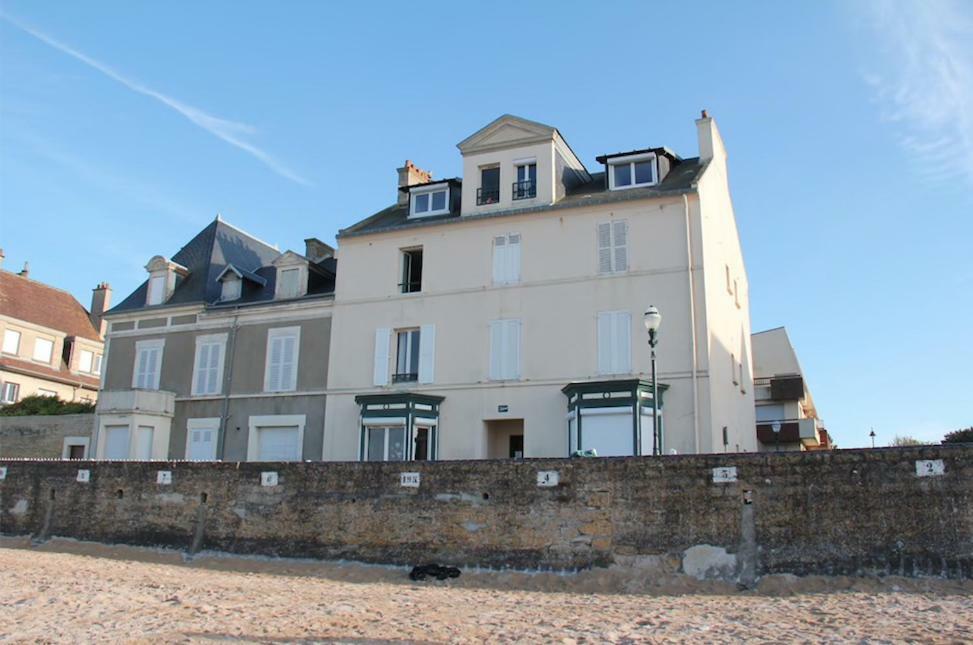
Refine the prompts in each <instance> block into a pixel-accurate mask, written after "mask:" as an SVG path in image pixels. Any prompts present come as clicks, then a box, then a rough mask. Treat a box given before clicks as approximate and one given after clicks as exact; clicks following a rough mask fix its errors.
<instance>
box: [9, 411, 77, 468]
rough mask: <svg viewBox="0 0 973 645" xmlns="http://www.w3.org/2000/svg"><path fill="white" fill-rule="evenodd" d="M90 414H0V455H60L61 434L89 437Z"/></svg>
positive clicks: (62, 438) (56, 456) (48, 456)
mask: <svg viewBox="0 0 973 645" xmlns="http://www.w3.org/2000/svg"><path fill="white" fill-rule="evenodd" d="M94 426H95V415H94V414H58V415H36V416H25V417H0V459H2V458H4V457H23V458H34V459H60V458H61V451H62V449H63V447H64V438H65V437H88V438H89V439H90V438H91V430H92V428H94Z"/></svg>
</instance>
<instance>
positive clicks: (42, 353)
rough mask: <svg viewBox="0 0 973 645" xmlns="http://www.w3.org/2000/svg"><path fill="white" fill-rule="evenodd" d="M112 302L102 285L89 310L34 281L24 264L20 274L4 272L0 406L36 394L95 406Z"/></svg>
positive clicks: (64, 293) (1, 286)
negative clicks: (107, 314)
mask: <svg viewBox="0 0 973 645" xmlns="http://www.w3.org/2000/svg"><path fill="white" fill-rule="evenodd" d="M2 254H3V252H2V251H0V262H2ZM110 301H111V289H110V288H109V286H108V284H107V283H104V282H103V283H101V284H99V285H98V286H97V287H96V288H95V289H94V291H93V293H92V298H91V311H88V310H86V309H85V308H84V307H83V306H82V305H81V303H79V302H78V301H77V300H76V299H75V298H74V296H72V295H71V294H70V293H68V292H67V291H62V290H61V289H57V288H55V287H52V286H50V285H46V284H43V283H41V282H37V281H36V280H32V279H31V278H30V273H29V269H28V267H27V265H26V264H24V268H23V270H22V271H20V272H18V273H12V272H10V271H4V270H2V269H0V334H2V336H3V347H2V352H0V404H9V403H16V402H17V401H19V400H21V399H22V398H24V397H27V396H32V395H38V394H40V395H47V396H56V397H58V398H60V399H62V400H64V401H85V402H90V403H94V402H95V401H96V400H97V398H98V388H99V386H100V384H101V362H102V355H103V354H104V342H103V338H104V335H103V323H102V320H101V317H102V314H103V313H104V311H105V308H107V307H108V305H109V303H110Z"/></svg>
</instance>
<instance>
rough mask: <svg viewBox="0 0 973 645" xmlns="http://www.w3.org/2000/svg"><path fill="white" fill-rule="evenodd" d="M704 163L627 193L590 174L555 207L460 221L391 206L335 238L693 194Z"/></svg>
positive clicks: (687, 163) (688, 163)
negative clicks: (611, 188) (415, 214)
mask: <svg viewBox="0 0 973 645" xmlns="http://www.w3.org/2000/svg"><path fill="white" fill-rule="evenodd" d="M706 166H707V163H706V162H703V161H700V159H699V158H698V157H692V158H690V159H683V160H682V161H680V162H678V163H676V164H675V165H674V166H673V168H672V170H670V171H669V174H668V175H666V177H665V179H663V180H662V182H661V183H660V184H658V185H657V186H651V187H648V188H632V189H628V190H617V191H609V190H608V185H607V182H606V179H605V173H604V172H599V173H592V175H591V181H590V182H588V183H585V184H580V185H578V186H575V187H573V188H571V189H569V190H568V192H567V194H566V195H565V196H564V197H563V198H562V199H561V200H560V201H557V202H555V203H554V204H550V205H546V206H533V207H528V208H515V209H510V210H505V211H494V212H490V213H482V214H476V215H466V216H463V217H462V218H461V217H460V215H459V213H450V214H447V215H434V216H432V217H422V218H415V219H409V205H408V204H401V205H400V204H394V205H392V206H389V207H388V208H385V209H383V210H380V211H379V212H377V213H375V214H374V215H371V216H369V217H367V218H365V219H363V220H362V221H360V222H358V223H357V224H353V225H352V226H349V227H348V228H345V229H342V230H340V231H339V232H338V237H339V238H342V237H354V236H358V235H368V234H371V233H381V232H385V231H394V230H399V229H410V228H419V227H424V226H434V225H437V224H442V223H444V222H451V221H459V220H460V219H462V220H464V221H465V220H472V219H486V218H490V217H507V216H510V215H521V214H525V213H543V212H547V211H553V210H560V209H565V208H579V207H584V206H595V205H598V204H607V203H613V202H623V201H629V200H635V199H650V198H653V197H664V196H669V195H680V194H682V193H688V192H692V191H694V190H695V189H696V182H697V181H698V180H699V178H700V176H701V175H702V174H703V171H704V170H705V169H706Z"/></svg>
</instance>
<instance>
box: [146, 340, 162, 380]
mask: <svg viewBox="0 0 973 645" xmlns="http://www.w3.org/2000/svg"><path fill="white" fill-rule="evenodd" d="M159 354H161V352H160V351H159V350H158V349H157V348H155V347H153V348H152V349H150V350H149V378H148V380H150V381H151V383H152V385H151V386H150V387H151V388H152V389H153V390H158V389H159V378H160V376H161V375H162V374H161V372H162V369H161V367H162V366H161V365H160V364H159V363H161V362H162V361H160V360H159V359H160V358H161V356H160V355H159Z"/></svg>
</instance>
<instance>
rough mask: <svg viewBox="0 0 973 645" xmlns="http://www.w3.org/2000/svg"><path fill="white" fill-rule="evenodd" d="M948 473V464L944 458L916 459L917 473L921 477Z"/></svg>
mask: <svg viewBox="0 0 973 645" xmlns="http://www.w3.org/2000/svg"><path fill="white" fill-rule="evenodd" d="M945 474H946V464H944V463H943V460H942V459H919V460H917V461H916V475H918V476H919V477H940V476H942V475H945Z"/></svg>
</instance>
